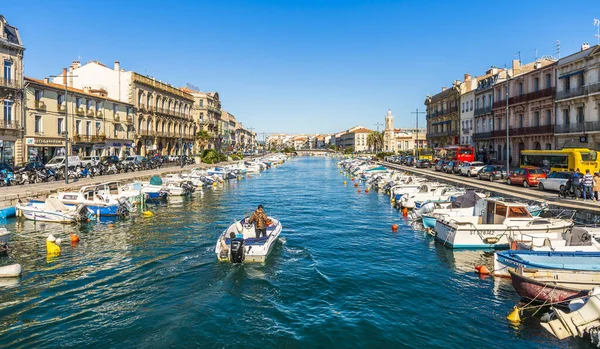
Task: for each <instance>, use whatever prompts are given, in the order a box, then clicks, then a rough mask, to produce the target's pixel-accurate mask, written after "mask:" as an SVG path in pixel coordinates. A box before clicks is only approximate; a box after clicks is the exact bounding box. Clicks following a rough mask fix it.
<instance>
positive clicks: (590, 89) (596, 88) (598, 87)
mask: <svg viewBox="0 0 600 349" xmlns="http://www.w3.org/2000/svg"><path fill="white" fill-rule="evenodd" d="M586 89H587V94H590V95H591V94H592V93H596V92H600V82H599V83H596V84H593V85H589V86H586Z"/></svg>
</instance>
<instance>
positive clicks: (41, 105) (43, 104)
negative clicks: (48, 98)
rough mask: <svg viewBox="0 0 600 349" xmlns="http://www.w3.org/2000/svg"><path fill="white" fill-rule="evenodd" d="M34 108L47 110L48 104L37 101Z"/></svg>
mask: <svg viewBox="0 0 600 349" xmlns="http://www.w3.org/2000/svg"><path fill="white" fill-rule="evenodd" d="M34 107H35V109H37V110H46V103H44V102H42V101H37V100H36V101H35V102H34Z"/></svg>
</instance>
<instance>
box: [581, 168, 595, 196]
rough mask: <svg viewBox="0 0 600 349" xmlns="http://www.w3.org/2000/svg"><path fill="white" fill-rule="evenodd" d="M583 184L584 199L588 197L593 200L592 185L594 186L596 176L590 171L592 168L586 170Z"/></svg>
mask: <svg viewBox="0 0 600 349" xmlns="http://www.w3.org/2000/svg"><path fill="white" fill-rule="evenodd" d="M581 183H582V184H583V200H584V201H585V200H587V199H588V198H589V199H590V200H592V197H593V194H592V187H593V186H594V177H593V176H592V174H591V173H590V170H589V169H587V170H585V175H584V176H583V179H582V181H581Z"/></svg>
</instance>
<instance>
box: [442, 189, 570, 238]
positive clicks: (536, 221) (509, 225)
mask: <svg viewBox="0 0 600 349" xmlns="http://www.w3.org/2000/svg"><path fill="white" fill-rule="evenodd" d="M483 200H485V201H486V202H485V209H484V212H483V214H482V215H481V216H478V215H476V216H463V217H461V216H455V217H444V216H441V217H438V218H437V220H436V223H435V237H436V239H437V240H438V241H440V242H442V243H443V244H444V246H447V247H451V248H476V249H487V248H508V246H509V238H510V239H512V240H518V241H528V240H531V239H533V238H534V237H548V236H555V234H556V233H564V232H567V231H569V230H571V228H572V227H573V221H572V220H570V219H557V218H539V217H533V216H532V215H531V213H530V212H529V211H528V209H527V204H523V203H515V202H505V201H502V200H501V199H497V198H486V199H483Z"/></svg>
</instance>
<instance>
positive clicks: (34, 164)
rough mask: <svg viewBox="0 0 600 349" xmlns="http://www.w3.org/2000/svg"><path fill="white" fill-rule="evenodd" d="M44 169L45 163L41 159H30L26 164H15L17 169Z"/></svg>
mask: <svg viewBox="0 0 600 349" xmlns="http://www.w3.org/2000/svg"><path fill="white" fill-rule="evenodd" d="M43 169H44V164H42V163H41V162H39V161H29V162H26V163H24V164H20V165H17V166H15V170H17V171H21V170H22V171H36V170H43Z"/></svg>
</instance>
